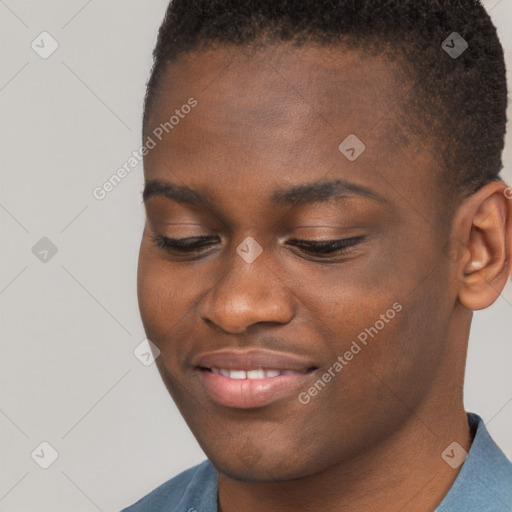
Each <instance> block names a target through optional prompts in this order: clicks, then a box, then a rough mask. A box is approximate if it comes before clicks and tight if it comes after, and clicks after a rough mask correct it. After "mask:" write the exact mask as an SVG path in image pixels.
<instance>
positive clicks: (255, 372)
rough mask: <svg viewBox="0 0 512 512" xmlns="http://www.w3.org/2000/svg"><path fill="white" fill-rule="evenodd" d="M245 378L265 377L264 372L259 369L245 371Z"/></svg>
mask: <svg viewBox="0 0 512 512" xmlns="http://www.w3.org/2000/svg"><path fill="white" fill-rule="evenodd" d="M247 378H248V379H264V378H265V372H264V371H263V370H261V369H259V370H249V371H248V372H247Z"/></svg>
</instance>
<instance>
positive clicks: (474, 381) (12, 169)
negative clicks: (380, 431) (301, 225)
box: [0, 0, 512, 512]
mask: <svg viewBox="0 0 512 512" xmlns="http://www.w3.org/2000/svg"><path fill="white" fill-rule="evenodd" d="M166 4H167V1H166V0H151V1H142V0H123V1H122V2H120V1H114V0H101V1H100V0H89V1H85V0H66V1H64V0H48V1H44V2H43V1H41V0H37V1H36V0H5V1H4V0H0V16H1V31H0V37H1V39H2V47H1V56H0V62H1V68H0V102H1V106H0V108H1V119H2V122H1V130H2V132H1V148H0V162H1V169H2V187H1V190H0V222H1V227H2V265H1V273H0V306H1V318H0V322H1V323H0V325H1V334H2V338H1V339H2V344H1V346H0V351H1V352H0V379H1V382H0V390H1V394H0V428H1V436H0V460H1V461H2V462H1V465H0V471H1V472H0V511H8V512H18V511H19V512H36V511H37V512H43V511H51V512H61V511H62V512H70V511H95V510H101V511H105V512H106V511H115V510H119V509H120V508H122V507H123V506H126V505H128V504H130V503H132V502H134V501H135V500H136V499H138V498H140V497H142V496H143V495H144V494H145V493H147V492H148V491H150V490H151V489H153V488H154V487H156V486H157V485H159V484H160V483H162V482H163V481H165V480H167V479H168V478H170V477H171V476H173V475H174V474H176V473H178V472H179V471H181V470H183V469H185V468H186V467H189V466H191V465H192V464H195V463H197V462H199V461H200V460H202V459H203V458H204V455H203V453H202V451H201V450H200V448H199V447H198V446H197V444H196V442H195V440H194V438H193V436H192V435H191V434H190V432H189V431H188V428H187V427H186V425H185V424H184V422H183V420H182V419H181V416H180V415H179V413H178V412H177V410H176V408H175V406H174V404H173V403H172V401H171V399H170V398H169V396H168V395H167V392H166V391H165V388H164V386H163V385H162V383H161V381H160V377H159V375H158V372H157V370H156V367H155V366H154V364H153V365H150V366H144V364H142V363H141V362H140V361H139V360H138V359H137V358H136V357H135V356H134V354H133V350H134V349H135V347H137V346H138V345H139V344H140V343H141V341H142V340H144V338H145V335H144V331H143V328H142V325H141V322H140V319H139V313H138V308H137V302H136V287H135V278H136V265H137V251H138V244H139V239H140V235H141V232H142V228H143V219H144V217H143V210H142V207H141V204H140V201H141V197H140V193H141V190H142V166H141V165H139V166H138V167H136V168H135V169H134V170H133V171H132V172H131V173H130V174H129V175H128V176H127V177H126V178H125V179H124V180H123V182H122V183H121V184H119V185H118V186H117V187H116V188H115V189H114V190H113V191H112V192H110V193H109V194H108V195H107V197H106V198H105V199H104V200H102V201H99V200H97V199H95V198H94V197H93V195H92V190H93V189H94V188H95V187H97V186H101V185H102V184H103V183H104V182H105V181H106V180H107V179H108V178H109V177H110V176H111V175H112V174H113V173H114V172H115V171H116V170H117V169H118V168H119V167H120V166H121V165H123V164H124V163H125V162H126V161H127V159H128V158H129V157H130V156H131V154H132V152H133V151H135V150H137V149H138V148H139V147H140V133H139V130H140V121H141V115H142V99H143V94H144V84H145V81H146V79H147V78H148V73H149V68H150V65H151V51H152V49H153V46H154V44H155V41H156V33H157V29H158V26H159V24H160V22H161V19H162V16H163V13H164V10H165V7H166ZM485 4H486V6H487V8H488V9H489V10H490V12H491V15H492V17H493V19H494V20H495V22H496V24H497V25H498V28H499V31H500V34H501V38H502V43H503V45H504V47H505V48H506V51H507V61H508V67H509V69H510V68H512V66H511V64H510V63H511V58H512V57H511V55H512V32H511V31H510V29H508V32H505V29H506V27H507V25H508V26H510V24H511V23H512V3H511V1H510V0H501V1H498V0H488V1H486V2H485ZM43 31H48V32H49V33H50V34H51V36H52V37H53V38H54V39H55V40H56V41H57V42H58V45H59V47H58V49H57V50H56V51H55V53H53V54H52V55H51V56H50V57H48V58H47V59H43V58H41V57H40V56H39V55H38V54H37V53H36V52H35V51H34V50H33V49H32V48H31V43H32V41H34V40H35V41H36V44H39V46H43V44H44V50H45V51H47V50H48V49H49V48H50V41H49V40H48V39H47V40H45V42H44V43H41V42H40V41H41V39H40V38H38V36H39V34H41V32H43ZM38 41H39V43H38ZM41 50H42V49H41ZM509 83H512V77H511V76H510V73H509ZM509 117H510V114H509ZM505 164H506V170H505V173H504V176H505V178H506V179H507V181H509V183H510V182H512V140H511V137H510V135H509V136H508V139H507V149H506V154H505ZM43 237H47V238H48V239H49V240H51V242H52V243H53V244H54V245H55V246H56V248H57V253H56V254H55V255H53V256H52V254H51V252H49V253H48V254H47V255H46V261H40V259H39V258H42V257H43V256H44V252H43V253H41V254H39V255H38V257H36V255H37V254H34V253H33V251H32V248H33V247H34V245H35V244H36V243H38V242H39V241H40V239H41V238H43ZM45 243H46V244H47V242H40V244H43V246H41V247H39V246H37V247H39V249H38V250H39V251H43V250H44V249H45V247H46V249H48V247H47V246H45V245H44V244H45ZM35 252H36V253H37V251H35ZM511 332H512V287H511V285H510V284H509V286H508V288H507V289H506V291H505V292H504V293H503V294H502V296H501V297H500V298H499V299H498V301H497V302H496V304H495V305H494V306H492V307H491V308H489V309H488V310H485V311H482V312H478V313H477V314H476V315H475V321H474V326H473V330H472V336H471V340H470V350H469V362H468V369H467V377H466V385H465V387H466V408H467V409H468V410H471V411H475V412H478V413H479V414H480V415H481V416H482V417H483V418H484V420H485V421H486V423H487V426H488V428H489V430H490V432H491V434H492V435H493V436H494V438H495V439H496V440H497V442H498V443H499V444H500V446H501V447H502V448H503V450H504V451H505V452H506V453H507V455H508V456H509V458H510V457H512V439H511V437H510V435H509V431H510V428H511V426H512V377H511V372H510V362H511V360H512V344H511V343H510V341H511V336H510V333H511ZM43 441H46V442H48V443H50V445H51V446H53V447H54V449H55V450H56V451H57V452H58V454H59V456H58V458H57V459H56V461H55V462H54V463H53V464H52V465H51V466H50V467H49V468H48V469H42V468H41V467H40V466H39V465H38V463H44V462H45V461H46V462H48V460H49V457H51V452H50V450H49V449H48V448H44V446H43V447H42V448H41V447H39V445H40V443H41V442H43ZM38 447H39V448H38ZM35 449H36V453H38V454H39V457H38V456H37V455H35V456H34V458H31V453H32V452H33V451H34V450H35ZM41 449H42V450H43V451H42V452H41ZM36 461H37V462H38V463H36Z"/></svg>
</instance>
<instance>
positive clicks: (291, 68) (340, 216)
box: [138, 45, 460, 480]
mask: <svg viewBox="0 0 512 512" xmlns="http://www.w3.org/2000/svg"><path fill="white" fill-rule="evenodd" d="M397 76H398V75H397V73H396V67H393V66H392V65H391V64H390V63H389V62H387V61H386V60H384V59H383V58H370V57H365V56H362V55H361V54H356V53H353V52H348V51H344V50H341V49H340V50H339V51H338V52H336V53H333V54H330V53H329V52H328V51H327V50H325V49H321V48H317V47H314V46H308V47H304V48H301V49H291V48H288V47H286V46H285V45H282V46H277V47H273V48H272V49H267V50H262V51H256V52H253V53H252V54H250V55H249V54H248V53H246V52H245V51H244V50H241V49H228V48H222V49H217V50H215V51H210V52H202V53H199V52H198V53H192V54H189V55H185V56H181V57H180V58H179V59H178V61H176V62H174V63H173V64H172V65H171V67H170V68H169V69H168V70H167V74H166V76H165V79H164V81H163V82H162V88H161V93H160V95H159V101H158V103H157V104H156V105H155V108H154V109H153V111H152V115H151V117H150V119H149V124H148V127H147V130H146V135H148V136H151V137H152V138H153V139H154V141H155V142H157V144H156V147H154V149H151V151H150V152H149V154H148V155H147V157H146V159H145V179H146V183H147V184H148V183H150V182H154V181H155V180H156V181H158V182H161V183H162V184H163V185H159V186H157V187H153V188H152V194H149V195H148V197H147V199H146V210H147V222H146V227H145V231H144V235H143V239H142V245H141V250H140V264H139V282H138V295H139V304H140V310H141V315H142V320H143V323H144V327H145V330H146V333H147V336H148V338H149V339H150V340H152V341H153V343H155V344H156V345H157V346H158V347H159V349H160V351H161V355H160V357H159V358H158V359H157V365H158V368H159V371H160V373H161V375H162V378H163V379H164V382H165V384H166V386H167V388H168V389H169V391H170V393H171V395H172V397H173V399H174V400H175V401H176V403H177V405H178V407H179V409H180V411H181V413H182V414H183V416H184V418H185V420H186V421H187V423H188V425H189V427H190V428H191V430H192V432H193V433H194V435H195V436H196V438H197V439H198V441H199V443H200V444H201V446H202V448H203V449H204V451H205V452H206V454H207V455H208V457H209V458H210V459H211V460H212V462H213V463H214V465H215V466H216V467H217V469H219V470H220V471H222V472H223V473H226V474H228V475H232V476H233V477H235V478H239V479H249V480H269V479H272V480H284V479H293V478H299V477H302V476H306V475H310V474H313V473H316V472H319V471H321V470H323V469H325V468H327V467H329V466H332V465H334V464H337V463H340V462H342V461H344V460H348V459H349V458H351V457H353V456H356V455H358V454H361V453H363V452H364V450H365V449H366V448H369V447H370V446H371V445H372V444H375V443H379V442H381V441H382V440H384V439H385V438H386V437H387V436H389V435H391V434H392V433H394V432H396V431H397V430H398V429H399V427H400V426H401V425H403V424H404V422H405V421H409V420H410V419H411V418H413V417H414V415H415V414H419V411H421V410H422V407H423V404H425V403H431V402H432V395H436V399H437V400H438V401H439V402H440V401H442V397H439V396H437V395H439V391H440V389H441V388H442V385H444V384H446V382H447V380H446V379H448V378H449V377H447V375H446V372H445V368H446V366H445V365H446V363H445V362H444V360H443V351H444V350H445V349H446V346H447V344H449V343H450V340H451V339H453V338H454V335H453V333H452V332H451V331H450V322H451V314H452V311H453V308H454V304H455V301H456V293H455V291H454V290H453V286H452V285H450V282H451V281H450V279H451V278H450V275H449V265H448V261H447V258H446V257H445V255H444V253H443V250H442V248H443V245H444V244H445V243H446V241H447V240H448V228H449V219H447V218H443V216H442V214H441V212H442V208H441V204H442V199H441V195H442V194H441V192H440V191H439V188H438V186H437V185H436V183H437V177H436V173H438V172H439V169H438V168H437V165H436V158H435V157H433V156H431V149H430V147H431V146H430V145H429V144H426V143H422V142H421V141H419V142H418V141H415V142H414V143H413V142H410V141H411V140H414V138H413V137H409V138H408V140H407V139H405V140H404V139H401V138H400V137H398V136H397V134H398V133H399V128H400V129H401V130H403V132H404V133H406V124H405V123H404V120H405V119H404V116H403V114H402V113H401V111H400V107H399V105H400V102H401V98H402V97H403V96H404V95H406V94H407V93H408V92H409V90H410V88H411V85H410V84H406V83H402V82H400V80H399V79H398V78H397ZM190 98H193V99H194V100H195V101H196V102H197V104H195V106H193V107H192V108H182V105H186V104H189V105H190V104H191V103H193V102H190V101H189V99H190ZM176 109H178V110H179V113H176V112H175V111H176ZM172 115H175V116H176V115H178V117H179V121H178V122H176V118H175V119H174V120H173V128H172V129H169V125H167V126H168V131H169V133H168V134H166V133H165V131H164V132H163V135H162V133H161V132H162V130H161V129H160V130H158V127H159V125H160V124H161V123H165V122H167V121H169V119H170V117H171V116H172ZM155 130H157V131H156V132H155ZM154 133H158V134H160V138H161V139H162V140H161V141H159V140H158V137H156V136H155V135H154ZM352 135H355V136H356V137H357V139H356V138H354V137H353V136H352ZM347 137H348V139H347ZM346 139H347V140H346ZM345 140H346V142H344V143H343V144H341V143H342V142H343V141H345ZM358 140H359V141H361V142H359V141H358ZM361 143H362V144H364V146H365V147H364V150H363V146H362V145H361ZM340 144H341V147H340ZM361 151H362V152H361ZM337 180H339V181H337ZM333 181H335V182H336V181H337V183H338V184H341V185H340V186H339V187H338V188H337V189H336V190H337V192H336V194H334V195H332V196H330V197H327V196H328V195H329V194H328V193H327V192H326V190H327V189H321V188H317V189H309V193H306V192H307V191H308V188H307V186H308V185H311V184H313V183H316V184H318V183H321V182H322V183H323V182H333ZM170 183H172V184H173V185H175V186H178V187H180V186H181V187H183V186H186V187H189V188H191V189H194V190H196V191H198V192H200V193H201V194H202V195H204V196H207V197H208V198H209V202H208V203H206V204H204V205H201V204H192V203H191V202H190V201H183V200H176V199H171V198H170V195H171V194H170V192H169V190H170V187H169V186H168V185H169V184H170ZM301 186H304V187H301ZM292 187H299V188H296V189H295V190H294V192H295V195H293V196H292V197H290V194H286V193H285V191H286V190H288V189H291V188H292ZM315 190H316V192H315ZM165 191H167V192H165ZM300 192H302V194H300ZM166 196H168V197H166ZM188 197H189V198H190V197H192V198H195V199H197V197H198V195H197V194H189V195H188ZM196 203H197V201H196ZM203 236H204V237H209V238H208V239H207V242H208V244H209V245H208V244H207V245H204V246H203V247H202V248H199V249H198V250H196V251H195V252H188V253H187V252H182V251H178V250H172V249H168V248H167V249H166V248H164V247H161V246H159V244H158V241H160V243H162V237H167V238H188V237H203ZM248 237H252V239H253V240H248ZM329 240H345V242H341V243H339V244H338V246H335V249H337V250H335V251H334V252H332V253H328V252H323V253H322V252H315V248H314V247H311V246H308V245H307V242H317V243H325V242H326V241H329ZM164 243H165V242H164ZM340 247H341V249H340ZM237 249H238V250H237ZM260 249H261V253H260V254H258V251H259V250H260ZM254 257H255V259H254ZM450 286H451V287H450ZM256 351H260V352H258V354H257V355H256V356H255V359H251V356H250V355H247V353H248V352H251V353H252V354H253V355H254V354H256V353H257V352H256ZM261 351H264V353H263V355H262V353H261ZM226 352H229V353H227V354H224V355H222V354H221V353H226ZM233 353H235V355H234V356H233ZM212 354H213V356H214V358H213V359H212V357H211V356H212ZM219 354H221V355H220V356H219ZM276 354H279V355H281V356H283V357H282V358H276ZM237 355H238V356H240V357H239V358H237V357H236V356H237ZM339 356H340V357H339ZM215 357H217V359H215ZM340 358H341V359H340ZM336 363H337V364H336ZM452 364H453V362H452ZM216 366H218V367H219V368H215V367H216ZM459 366H460V365H459ZM258 367H262V368H263V370H264V371H268V370H272V369H273V370H280V371H281V374H280V375H278V376H272V375H274V374H273V373H272V372H270V373H264V374H261V373H258V371H257V370H258ZM212 368H214V371H213V372H212ZM219 369H223V370H230V371H231V370H232V371H234V373H228V374H227V375H229V376H225V375H222V374H218V371H219ZM235 370H240V371H242V370H245V371H248V370H249V371H251V370H256V371H255V372H252V373H250V375H251V376H252V377H254V378H251V379H244V376H245V377H248V375H247V374H244V373H240V372H236V371H235ZM285 371H287V374H283V372H285ZM224 373H226V372H224ZM232 377H233V378H232ZM235 377H238V378H235ZM240 377H241V378H240ZM262 377H264V378H262ZM322 383H323V384H322ZM429 432H430V431H429V429H427V428H425V435H431V434H430V433H429Z"/></svg>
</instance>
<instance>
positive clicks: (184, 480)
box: [121, 460, 217, 512]
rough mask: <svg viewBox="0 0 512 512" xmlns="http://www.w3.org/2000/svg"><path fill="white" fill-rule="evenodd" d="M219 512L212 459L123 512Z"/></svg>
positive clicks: (170, 481)
mask: <svg viewBox="0 0 512 512" xmlns="http://www.w3.org/2000/svg"><path fill="white" fill-rule="evenodd" d="M178 510H179V511H180V512H183V511H185V512H187V511H190V512H194V511H197V510H201V512H216V510H217V472H216V471H215V468H214V467H213V466H212V464H211V462H210V461H209V460H205V461H204V462H202V463H201V464H198V465H197V466H194V467H191V468H189V469H187V470H185V471H183V472H182V473H180V474H179V475H176V476H175V477H173V478H171V479H170V480H168V481H167V482H164V483H163V484H161V485H160V486H158V487H157V488H156V489H153V490H152V491H151V492H150V493H149V494H146V496H144V497H143V498H141V499H140V500H139V501H137V502H136V503H134V504H133V505H131V506H129V507H127V508H125V509H123V510H122V511H121V512H142V511H144V512H174V511H178Z"/></svg>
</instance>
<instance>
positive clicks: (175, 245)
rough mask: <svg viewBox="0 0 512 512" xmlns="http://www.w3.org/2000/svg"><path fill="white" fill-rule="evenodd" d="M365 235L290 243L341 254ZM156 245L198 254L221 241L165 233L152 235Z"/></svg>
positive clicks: (307, 250) (316, 253)
mask: <svg viewBox="0 0 512 512" xmlns="http://www.w3.org/2000/svg"><path fill="white" fill-rule="evenodd" d="M364 238H365V237H364V236H356V237H351V238H342V239H338V240H324V241H321V242H320V241H318V240H300V239H298V238H291V239H290V240H288V241H287V244H288V245H292V246H294V247H298V248H299V250H300V251H302V252H304V253H305V254H309V255H314V256H319V257H322V256H333V255H335V256H336V255H341V254H343V253H344V252H346V251H348V250H349V249H352V248H353V247H355V246H356V245H358V244H359V243H361V242H362V241H363V240H364ZM151 239H152V241H153V243H154V245H155V246H156V247H158V248H160V249H162V250H164V251H166V252H168V253H169V254H175V255H198V254H200V253H201V252H202V249H204V248H206V247H211V246H213V245H214V244H215V243H217V242H218V241H219V238H218V237H217V236H194V237H187V238H169V237H166V236H163V235H152V236H151Z"/></svg>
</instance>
